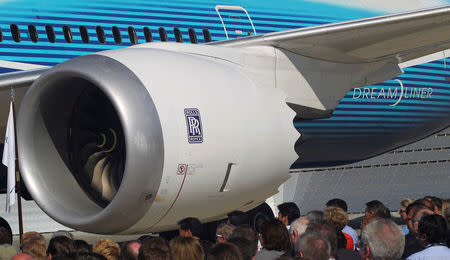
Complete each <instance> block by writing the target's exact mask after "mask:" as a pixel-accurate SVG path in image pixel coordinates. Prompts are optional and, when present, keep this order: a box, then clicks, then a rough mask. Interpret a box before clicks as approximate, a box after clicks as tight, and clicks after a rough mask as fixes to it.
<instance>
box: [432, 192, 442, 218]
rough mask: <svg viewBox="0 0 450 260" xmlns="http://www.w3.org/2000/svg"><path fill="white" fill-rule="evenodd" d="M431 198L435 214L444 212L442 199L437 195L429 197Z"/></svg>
mask: <svg viewBox="0 0 450 260" xmlns="http://www.w3.org/2000/svg"><path fill="white" fill-rule="evenodd" d="M429 200H430V201H431V204H432V205H433V211H434V213H435V214H441V212H442V202H443V201H442V199H441V198H438V197H435V196H431V197H430V198H429Z"/></svg>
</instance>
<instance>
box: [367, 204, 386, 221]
mask: <svg viewBox="0 0 450 260" xmlns="http://www.w3.org/2000/svg"><path fill="white" fill-rule="evenodd" d="M364 217H365V218H369V219H372V218H375V219H379V218H391V213H390V212H389V209H388V208H387V207H386V206H385V205H384V204H383V203H381V201H378V200H372V201H369V202H367V203H366V210H365V212H364Z"/></svg>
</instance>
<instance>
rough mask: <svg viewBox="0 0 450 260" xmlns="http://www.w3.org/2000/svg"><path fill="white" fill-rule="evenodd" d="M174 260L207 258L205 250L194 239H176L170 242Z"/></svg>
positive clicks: (180, 237)
mask: <svg viewBox="0 0 450 260" xmlns="http://www.w3.org/2000/svg"><path fill="white" fill-rule="evenodd" d="M169 245H170V250H171V251H172V260H201V259H203V258H204V257H205V255H204V252H203V248H202V246H201V245H200V242H198V240H197V239H195V238H192V237H182V236H179V237H175V238H173V239H172V240H170V242H169Z"/></svg>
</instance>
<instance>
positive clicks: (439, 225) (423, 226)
mask: <svg viewBox="0 0 450 260" xmlns="http://www.w3.org/2000/svg"><path fill="white" fill-rule="evenodd" d="M418 231H419V239H420V241H421V242H422V243H423V244H424V245H425V244H426V248H425V249H424V250H422V251H419V252H417V253H415V254H412V255H410V256H409V257H408V258H406V259H407V260H426V259H433V260H440V259H442V260H446V259H450V249H449V248H448V247H447V244H446V238H447V237H446V235H447V221H446V220H445V219H444V217H442V216H441V215H438V214H434V215H425V216H423V217H422V218H421V219H420V221H419V227H418Z"/></svg>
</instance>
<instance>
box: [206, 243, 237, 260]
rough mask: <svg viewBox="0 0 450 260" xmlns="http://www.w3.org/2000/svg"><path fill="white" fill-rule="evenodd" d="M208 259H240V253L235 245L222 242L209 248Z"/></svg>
mask: <svg viewBox="0 0 450 260" xmlns="http://www.w3.org/2000/svg"><path fill="white" fill-rule="evenodd" d="M208 260H242V255H241V252H240V251H239V248H238V247H237V246H236V245H234V244H232V243H227V242H224V243H218V244H215V245H213V246H212V247H211V248H210V249H209V252H208Z"/></svg>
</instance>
